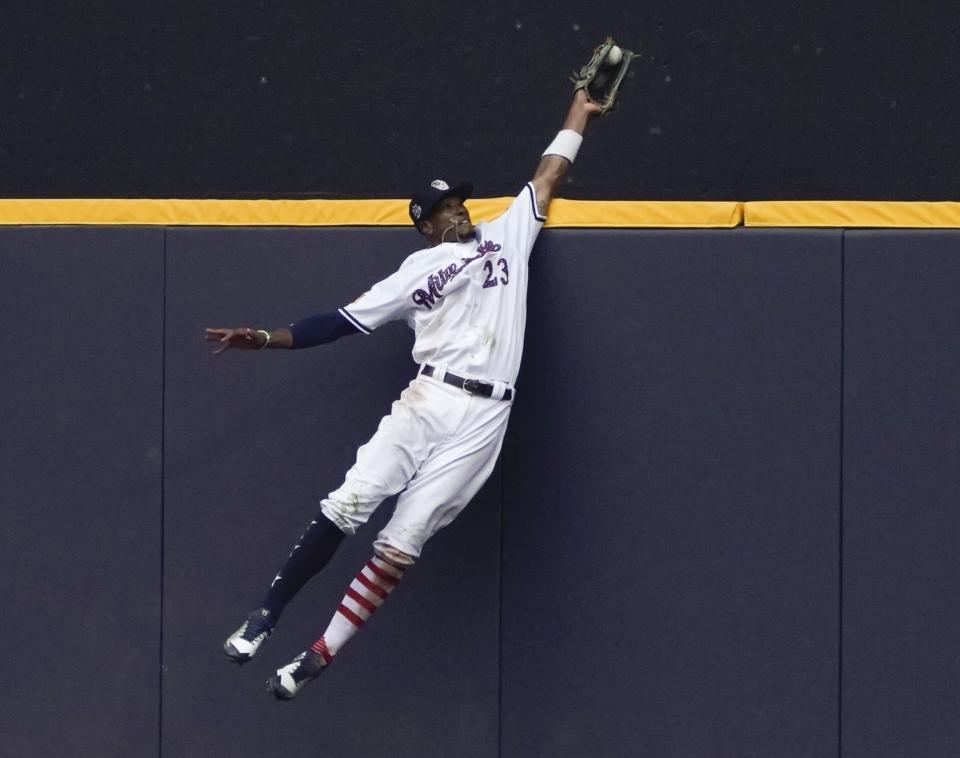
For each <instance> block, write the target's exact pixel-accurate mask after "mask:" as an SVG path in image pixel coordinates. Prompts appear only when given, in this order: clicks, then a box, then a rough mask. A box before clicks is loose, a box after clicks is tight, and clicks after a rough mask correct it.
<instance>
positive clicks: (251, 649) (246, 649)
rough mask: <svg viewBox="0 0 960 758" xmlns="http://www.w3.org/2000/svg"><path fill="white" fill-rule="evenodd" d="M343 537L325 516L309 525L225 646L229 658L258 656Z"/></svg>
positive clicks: (238, 658)
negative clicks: (284, 610) (264, 592)
mask: <svg viewBox="0 0 960 758" xmlns="http://www.w3.org/2000/svg"><path fill="white" fill-rule="evenodd" d="M344 536H345V535H344V533H343V532H342V531H341V530H340V528H339V527H337V526H336V524H334V523H333V522H332V521H330V519H328V518H327V517H326V516H324V515H322V514H320V515H318V516H317V518H315V519H314V520H313V521H311V522H310V524H309V525H308V526H307V529H306V531H304V533H303V534H302V535H301V536H300V540H299V541H298V542H297V544H296V545H294V548H293V550H292V551H291V552H290V556H289V557H288V558H287V562H286V563H285V564H284V565H283V568H281V569H280V571H279V572H278V573H277V575H276V576H275V577H274V579H273V582H272V583H271V584H270V588H269V589H268V590H267V594H266V596H265V597H264V599H263V603H262V604H261V605H260V607H259V608H257V609H256V610H254V611H252V612H251V613H250V615H248V616H247V619H246V620H245V621H244V622H243V624H241V625H240V628H239V629H237V630H236V631H235V632H234V633H233V634H231V635H230V636H229V637H228V638H227V641H226V642H224V643H223V653H224V655H226V656H227V658H229V659H230V660H231V661H234V662H236V663H246V662H247V661H249V660H250V659H251V658H253V656H254V655H256V653H257V650H258V649H259V648H260V645H261V644H263V642H264V641H265V640H266V639H267V637H269V636H270V635H271V634H272V632H273V627H274V626H275V625H276V623H277V621H279V620H280V615H281V614H282V613H283V609H284V608H285V607H286V605H287V603H289V602H290V600H291V599H292V598H293V596H294V595H296V594H297V593H298V592H299V591H300V590H301V589H302V588H303V586H304V585H305V584H306V583H307V582H308V581H310V579H311V578H312V577H314V576H315V575H316V574H318V573H319V572H320V570H321V569H322V568H323V567H324V566H326V565H327V563H329V562H330V559H331V558H332V557H333V554H334V553H335V552H336V551H337V548H338V547H339V546H340V543H341V542H343V538H344Z"/></svg>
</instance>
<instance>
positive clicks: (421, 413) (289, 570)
mask: <svg viewBox="0 0 960 758" xmlns="http://www.w3.org/2000/svg"><path fill="white" fill-rule="evenodd" d="M444 386H445V385H444ZM430 390H431V388H429V387H428V388H424V387H423V386H422V384H421V382H420V381H419V380H414V382H412V383H411V385H410V386H409V387H408V388H407V389H405V390H404V391H403V393H401V395H400V398H399V399H398V400H397V401H396V402H395V403H394V404H393V406H392V408H391V412H390V415H388V416H385V417H384V418H383V420H382V421H381V422H380V426H379V427H378V429H377V431H376V433H375V434H374V435H373V437H372V438H371V439H370V441H369V442H368V443H367V444H365V445H363V446H362V447H361V448H360V449H359V450H358V451H357V461H356V463H355V464H354V465H353V467H352V468H351V469H350V470H349V471H348V472H347V475H346V478H345V481H344V483H343V485H342V486H341V487H340V488H339V489H337V490H334V491H333V492H331V493H330V494H329V495H328V496H327V497H326V498H325V499H324V500H322V501H321V510H322V514H321V515H318V516H317V518H316V519H314V520H313V521H312V522H311V523H310V525H309V526H308V528H307V530H306V531H305V532H304V534H303V535H302V537H301V538H300V541H299V542H298V543H297V545H296V546H295V547H294V549H293V551H292V552H291V553H290V557H289V558H288V559H287V562H286V564H285V565H284V566H283V568H281V569H280V571H279V572H278V574H277V576H276V577H275V578H274V580H273V583H272V584H271V586H270V589H269V590H268V591H267V594H266V597H265V598H264V601H263V605H262V606H261V607H259V608H257V609H256V610H254V611H252V612H251V613H250V614H249V616H248V617H247V619H246V620H245V621H244V623H243V624H242V625H241V626H240V627H239V628H238V629H237V630H236V631H235V632H234V633H233V634H232V635H230V637H228V638H227V640H226V642H225V643H224V645H223V651H224V653H225V654H226V656H227V657H228V658H229V659H230V660H232V661H235V662H237V663H245V662H246V661H249V660H250V659H251V658H252V657H253V656H254V655H255V654H256V652H257V650H258V649H259V648H260V646H261V645H262V643H263V642H264V641H265V640H266V639H267V637H269V636H270V634H271V633H272V631H273V627H274V625H275V624H276V622H277V620H278V619H279V617H280V614H281V613H282V612H283V609H284V607H285V606H286V604H287V603H288V602H289V601H290V600H291V599H292V598H293V596H294V595H296V593H297V592H299V591H300V589H302V588H303V586H304V585H305V584H306V583H307V582H308V581H309V580H310V579H311V577H313V576H314V575H315V574H317V573H318V572H319V571H320V570H321V569H322V568H323V567H324V566H326V565H327V563H328V562H329V561H330V558H331V557H332V556H333V554H334V552H335V551H336V549H337V547H338V546H339V545H340V543H341V542H342V540H343V537H344V534H354V533H355V532H356V530H357V529H358V528H359V527H360V526H362V525H363V524H364V523H366V522H367V520H368V519H369V518H370V516H371V515H372V514H373V512H374V511H375V510H376V508H377V506H379V505H380V503H381V502H383V500H384V499H385V498H387V497H389V496H390V495H394V494H396V493H397V492H399V491H400V490H402V489H403V488H404V487H405V486H406V485H407V483H408V482H409V481H410V479H411V478H412V477H413V476H414V474H415V473H416V472H417V469H418V468H419V466H420V463H421V462H422V461H423V460H424V458H426V456H427V454H428V452H429V451H430V449H431V447H432V446H433V445H434V441H435V440H438V439H443V438H444V437H445V436H447V435H448V434H449V431H450V430H449V426H450V423H451V421H450V414H448V413H447V410H448V403H447V402H445V400H446V399H447V398H448V397H450V395H449V393H447V394H444V393H443V392H440V393H437V392H433V393H432V397H431V398H430V402H429V403H428V402H425V400H426V398H425V397H424V392H429V391H430ZM454 392H456V391H454ZM453 396H454V397H456V395H453ZM458 399H459V398H458Z"/></svg>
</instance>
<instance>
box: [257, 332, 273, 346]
mask: <svg viewBox="0 0 960 758" xmlns="http://www.w3.org/2000/svg"><path fill="white" fill-rule="evenodd" d="M257 334H262V335H263V336H264V338H265V339H264V343H263V344H262V345H260V347H258V348H257V350H266V348H267V345H269V344H270V332H268V331H267V330H266V329H257Z"/></svg>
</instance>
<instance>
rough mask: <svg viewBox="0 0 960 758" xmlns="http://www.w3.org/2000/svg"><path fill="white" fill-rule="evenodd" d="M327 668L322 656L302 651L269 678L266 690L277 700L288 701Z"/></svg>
mask: <svg viewBox="0 0 960 758" xmlns="http://www.w3.org/2000/svg"><path fill="white" fill-rule="evenodd" d="M326 667H327V664H326V662H325V661H324V659H323V656H322V655H320V654H319V653H315V652H313V651H312V650H304V651H303V652H302V653H300V655H298V656H297V657H296V658H294V659H293V660H292V661H290V663H288V664H287V665H286V666H284V667H283V668H279V669H277V673H276V674H274V675H273V676H271V677H270V680H269V681H268V682H267V689H268V690H269V691H270V692H272V693H273V696H274V697H275V698H276V699H277V700H290V699H291V698H292V697H294V696H295V695H296V694H297V693H298V692H300V690H302V689H303V688H304V687H306V686H307V684H308V683H309V682H312V681H313V680H314V679H316V678H317V677H318V676H320V674H322V673H323V670H324V669H325V668H326Z"/></svg>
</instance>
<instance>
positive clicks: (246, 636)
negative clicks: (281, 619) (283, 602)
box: [223, 608, 275, 663]
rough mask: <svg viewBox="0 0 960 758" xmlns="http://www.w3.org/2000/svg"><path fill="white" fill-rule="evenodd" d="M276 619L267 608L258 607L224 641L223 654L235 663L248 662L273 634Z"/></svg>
mask: <svg viewBox="0 0 960 758" xmlns="http://www.w3.org/2000/svg"><path fill="white" fill-rule="evenodd" d="M274 623H275V621H274V619H273V617H272V616H271V614H270V611H268V610H267V609H266V608H257V610H255V611H253V612H252V613H251V614H250V615H249V616H247V620H246V621H244V622H243V624H241V625H240V628H239V629H237V631H235V632H234V633H233V634H231V635H230V636H229V637H227V641H226V642H224V643H223V654H224V655H225V656H227V658H229V659H230V660H231V661H233V662H234V663H246V662H247V661H249V660H250V659H251V658H253V656H255V655H256V654H257V650H259V649H260V645H262V644H263V642H264V640H266V639H267V637H269V636H270V635H271V634H273V625H274Z"/></svg>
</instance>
